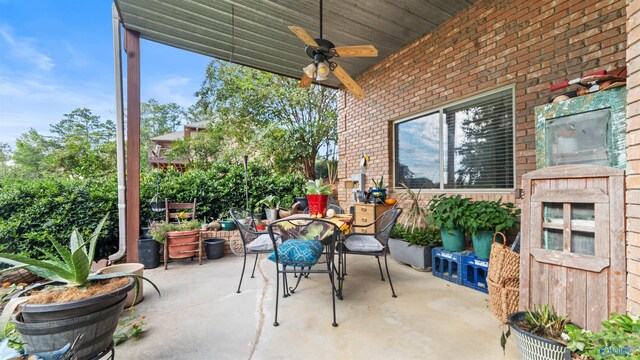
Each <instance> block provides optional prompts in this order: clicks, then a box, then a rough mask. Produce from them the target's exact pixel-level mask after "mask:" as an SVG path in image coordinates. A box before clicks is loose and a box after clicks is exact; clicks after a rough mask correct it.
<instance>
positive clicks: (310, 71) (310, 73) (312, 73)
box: [302, 63, 317, 79]
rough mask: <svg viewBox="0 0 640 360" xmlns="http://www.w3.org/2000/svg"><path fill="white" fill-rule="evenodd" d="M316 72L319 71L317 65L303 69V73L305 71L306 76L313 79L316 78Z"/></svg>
mask: <svg viewBox="0 0 640 360" xmlns="http://www.w3.org/2000/svg"><path fill="white" fill-rule="evenodd" d="M316 70H317V66H316V64H315V63H311V64H309V65H307V66H305V67H303V68H302V71H304V74H305V75H307V76H308V77H310V78H312V79H314V78H315V77H316Z"/></svg>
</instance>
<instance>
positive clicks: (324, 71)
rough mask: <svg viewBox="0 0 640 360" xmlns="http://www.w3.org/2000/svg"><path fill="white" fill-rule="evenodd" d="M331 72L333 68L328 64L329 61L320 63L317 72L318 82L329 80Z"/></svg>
mask: <svg viewBox="0 0 640 360" xmlns="http://www.w3.org/2000/svg"><path fill="white" fill-rule="evenodd" d="M330 72H331V68H330V67H329V64H327V61H322V62H320V63H318V69H317V70H316V73H317V77H316V80H318V81H322V80H327V79H328V78H329V73H330Z"/></svg>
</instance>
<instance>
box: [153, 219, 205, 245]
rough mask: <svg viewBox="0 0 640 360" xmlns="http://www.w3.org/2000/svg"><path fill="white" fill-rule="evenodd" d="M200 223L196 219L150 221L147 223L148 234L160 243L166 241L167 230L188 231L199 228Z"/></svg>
mask: <svg viewBox="0 0 640 360" xmlns="http://www.w3.org/2000/svg"><path fill="white" fill-rule="evenodd" d="M201 226H202V224H201V223H200V221H198V220H189V221H180V222H178V223H168V222H165V221H158V222H155V221H154V222H152V223H151V225H149V235H151V237H152V238H153V239H154V240H155V241H157V242H159V243H161V244H164V242H165V241H167V232H169V231H189V230H196V229H200V227H201Z"/></svg>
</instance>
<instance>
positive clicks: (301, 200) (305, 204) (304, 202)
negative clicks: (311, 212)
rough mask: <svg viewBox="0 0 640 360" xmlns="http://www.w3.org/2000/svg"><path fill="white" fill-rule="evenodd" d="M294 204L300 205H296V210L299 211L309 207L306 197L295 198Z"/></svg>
mask: <svg viewBox="0 0 640 360" xmlns="http://www.w3.org/2000/svg"><path fill="white" fill-rule="evenodd" d="M296 202H299V203H300V205H298V210H300V211H305V210H306V209H307V208H308V207H309V201H308V200H307V197H306V196H304V197H296Z"/></svg>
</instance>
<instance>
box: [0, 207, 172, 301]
mask: <svg viewBox="0 0 640 360" xmlns="http://www.w3.org/2000/svg"><path fill="white" fill-rule="evenodd" d="M106 220H107V216H105V217H104V218H102V220H101V221H100V223H99V224H98V226H97V227H96V229H95V230H94V231H93V234H91V237H90V238H89V239H88V240H86V241H85V240H84V239H83V237H82V234H81V233H80V232H79V231H78V230H77V229H73V232H72V233H71V239H70V241H69V242H70V246H69V249H67V248H66V247H64V246H62V245H61V244H60V243H58V242H57V241H55V240H53V239H52V240H51V242H52V244H53V246H54V247H55V249H56V251H57V252H58V254H57V255H55V254H53V253H51V252H50V251H47V250H44V249H39V250H40V252H42V253H43V254H44V256H45V258H46V259H45V260H37V259H31V258H28V257H26V256H22V255H16V254H8V253H0V263H5V264H9V265H13V266H12V267H10V268H8V269H5V270H3V271H2V272H6V271H10V270H16V269H26V270H28V271H30V272H32V273H33V274H35V275H38V276H41V277H43V278H45V279H48V280H51V281H57V282H62V283H64V284H66V285H67V286H70V287H77V286H83V285H86V284H87V283H89V282H91V281H94V280H104V279H111V278H116V277H123V276H127V277H132V278H133V279H134V281H135V285H136V293H137V288H138V286H139V279H144V280H146V281H147V282H149V283H150V284H151V285H152V286H153V287H154V289H156V291H157V292H158V294H160V290H158V287H157V286H156V285H155V284H154V283H153V282H151V281H150V280H149V279H147V278H144V277H142V276H139V275H135V274H129V273H110V274H92V273H91V264H92V263H93V259H94V255H95V251H96V243H97V242H98V237H99V235H100V231H101V230H102V226H103V225H104V223H105V221H106Z"/></svg>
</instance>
